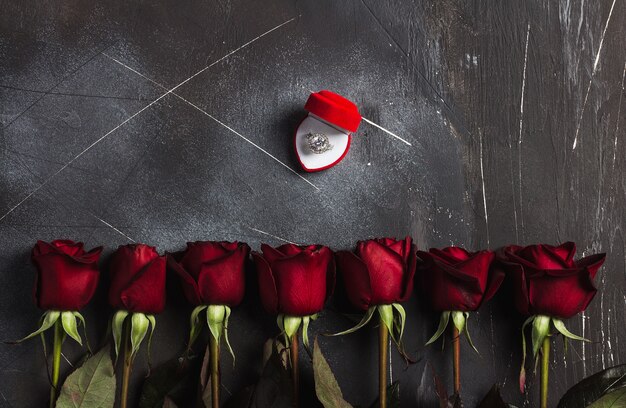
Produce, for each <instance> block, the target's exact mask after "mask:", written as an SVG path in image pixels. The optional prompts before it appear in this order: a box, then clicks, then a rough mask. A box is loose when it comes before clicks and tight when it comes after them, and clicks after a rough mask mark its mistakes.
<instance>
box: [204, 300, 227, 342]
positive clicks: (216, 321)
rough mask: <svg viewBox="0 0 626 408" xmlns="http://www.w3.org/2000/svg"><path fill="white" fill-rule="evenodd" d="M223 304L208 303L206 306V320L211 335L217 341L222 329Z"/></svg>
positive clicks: (224, 313) (224, 314)
mask: <svg viewBox="0 0 626 408" xmlns="http://www.w3.org/2000/svg"><path fill="white" fill-rule="evenodd" d="M224 308H225V306H224V305H210V306H208V307H207V312H206V321H207V324H208V325H209V330H210V331H211V336H213V338H214V339H215V340H216V341H217V342H218V343H219V342H220V338H221V337H222V331H223V330H224V318H225V317H226V309H224Z"/></svg>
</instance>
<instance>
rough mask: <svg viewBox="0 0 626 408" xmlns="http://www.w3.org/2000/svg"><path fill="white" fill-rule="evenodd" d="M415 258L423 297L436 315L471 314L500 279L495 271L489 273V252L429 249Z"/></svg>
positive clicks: (491, 253) (495, 288) (500, 274)
mask: <svg viewBox="0 0 626 408" xmlns="http://www.w3.org/2000/svg"><path fill="white" fill-rule="evenodd" d="M417 257H418V258H419V259H420V260H421V261H420V262H419V263H418V270H419V271H420V278H421V283H422V289H423V291H424V295H425V296H426V297H427V298H428V300H429V301H430V305H431V306H432V308H433V309H434V310H436V311H440V312H445V311H453V310H454V311H460V312H471V311H474V310H476V309H478V307H479V306H480V305H481V304H482V303H483V302H485V301H487V300H489V299H491V298H492V297H493V295H495V293H496V291H497V290H498V288H499V287H500V284H501V283H502V280H503V279H504V273H503V272H501V271H499V270H496V271H492V272H491V273H490V266H491V262H492V261H493V258H494V257H495V255H494V253H493V252H491V251H479V252H468V251H466V250H465V249H463V248H458V247H449V248H444V249H436V248H431V249H430V250H429V252H423V251H418V252H417Z"/></svg>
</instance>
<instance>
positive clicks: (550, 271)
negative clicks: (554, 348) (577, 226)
mask: <svg viewBox="0 0 626 408" xmlns="http://www.w3.org/2000/svg"><path fill="white" fill-rule="evenodd" d="M575 253H576V244H574V243H573V242H566V243H564V244H561V245H559V246H552V245H546V244H539V245H529V246H526V247H521V246H517V245H510V246H507V247H505V248H502V249H501V250H500V251H498V254H497V257H498V265H499V267H500V268H502V270H504V271H505V272H506V274H507V275H509V276H510V277H511V279H512V281H513V285H514V291H515V304H516V307H517V309H518V310H519V312H520V313H523V314H525V315H546V316H552V317H557V318H563V319H566V318H569V317H572V316H574V315H575V314H577V313H579V312H582V311H583V310H585V309H586V308H587V306H588V305H589V302H591V300H592V299H593V297H594V296H595V294H596V291H597V289H596V287H595V285H594V283H593V280H594V278H595V276H596V273H597V272H598V269H600V266H602V264H603V263H604V259H605V254H595V255H590V256H588V257H585V258H582V259H579V260H578V261H574V255H575Z"/></svg>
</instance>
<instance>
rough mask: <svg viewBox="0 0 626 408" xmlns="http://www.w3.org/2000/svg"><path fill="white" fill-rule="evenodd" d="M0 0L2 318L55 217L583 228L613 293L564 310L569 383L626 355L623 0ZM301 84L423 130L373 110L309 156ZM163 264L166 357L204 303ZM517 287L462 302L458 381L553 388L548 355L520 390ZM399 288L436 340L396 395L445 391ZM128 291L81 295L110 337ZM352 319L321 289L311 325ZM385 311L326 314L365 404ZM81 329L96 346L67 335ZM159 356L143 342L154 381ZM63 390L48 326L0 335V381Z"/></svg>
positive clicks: (189, 227) (122, 232)
mask: <svg viewBox="0 0 626 408" xmlns="http://www.w3.org/2000/svg"><path fill="white" fill-rule="evenodd" d="M0 3H1V5H0V10H2V12H1V13H0V121H1V122H2V131H1V133H0V156H1V159H0V166H1V177H0V192H1V193H0V287H2V288H3V295H2V296H1V297H0V331H1V332H2V337H3V338H4V339H5V340H8V339H16V338H19V337H22V336H23V335H25V334H26V333H28V332H30V331H32V330H33V329H34V327H35V325H36V322H37V319H38V317H39V315H40V311H39V310H37V309H36V308H35V307H34V306H33V304H32V301H31V287H32V283H33V267H32V266H31V264H30V260H29V251H30V248H31V247H32V245H33V244H34V242H35V241H36V240H37V239H44V240H51V239H55V238H71V239H75V240H81V241H84V242H85V243H86V244H87V246H88V247H92V246H95V245H100V244H103V245H105V246H106V248H107V251H108V252H107V253H106V254H105V255H108V253H110V251H112V250H113V249H115V248H116V247H117V246H118V245H120V244H125V243H128V242H131V241H137V242H145V243H149V244H152V245H156V246H157V247H158V248H159V250H161V251H166V250H167V251H173V250H178V249H181V248H182V247H183V246H184V243H185V241H187V240H197V239H227V240H242V241H246V242H248V243H250V245H251V246H252V247H253V248H255V249H257V248H258V247H259V244H260V243H261V242H267V243H271V244H280V243H282V241H283V240H288V241H293V242H298V243H305V242H306V243H309V242H319V243H324V244H328V245H330V246H331V247H332V248H334V249H342V248H349V247H352V246H353V245H354V243H355V241H356V240H358V239H363V238H368V237H373V236H382V235H389V236H398V237H402V236H404V235H406V234H411V235H412V236H413V237H415V239H416V241H417V244H418V246H419V247H420V248H427V247H429V246H446V245H449V244H455V245H463V246H466V247H468V248H473V249H479V248H496V247H499V246H501V245H504V244H509V243H520V244H524V243H533V242H548V243H556V242H560V241H564V240H574V241H576V242H577V243H578V244H579V253H582V254H589V253H592V252H599V251H605V252H607V253H608V257H607V262H606V264H605V267H604V268H603V269H602V271H601V273H600V274H599V276H598V277H597V281H598V286H599V288H600V292H599V294H598V296H597V297H596V299H595V300H594V302H593V303H592V304H591V306H590V308H589V309H588V310H587V312H586V313H585V314H584V315H582V316H580V317H576V318H573V319H571V320H570V321H569V322H568V326H569V328H570V329H571V330H572V331H574V332H576V333H579V334H583V335H585V336H587V337H589V338H590V339H591V340H592V341H593V342H592V343H591V344H586V345H582V344H573V345H572V347H570V351H569V354H568V356H567V360H566V359H565V358H564V352H563V350H562V347H561V344H560V342H557V343H556V344H558V346H557V351H556V353H555V355H554V358H553V360H552V364H551V370H552V373H551V383H552V384H551V401H552V403H553V404H555V403H556V401H557V400H558V398H559V397H560V395H562V394H563V393H564V392H565V390H566V389H567V388H569V387H570V386H571V385H573V384H574V383H576V382H577V381H579V380H580V379H582V378H583V377H584V376H586V375H589V374H591V373H594V372H596V371H598V370H601V369H602V368H604V367H608V366H611V365H614V364H619V363H624V362H625V360H626V349H625V348H626V347H625V346H622V344H621V342H622V341H623V340H622V339H623V338H624V337H625V336H626V331H625V329H624V327H626V324H625V323H626V313H624V305H625V301H626V296H625V295H624V293H625V292H624V290H625V289H626V282H625V280H624V277H625V273H626V265H625V260H626V257H625V246H626V243H625V240H624V225H625V221H626V214H625V211H626V210H625V208H626V207H625V204H626V202H625V199H624V198H625V196H626V178H625V177H624V171H625V170H626V147H625V146H626V140H625V139H624V129H626V123H625V120H624V118H625V116H626V115H625V114H624V112H626V106H622V105H626V102H623V99H624V96H625V95H624V73H625V70H626V63H625V61H626V48H625V47H624V38H626V32H625V31H626V29H625V27H626V24H625V22H626V3H625V2H624V1H621V0H605V1H593V2H589V1H587V2H585V1H582V0H578V1H574V0H572V1H569V0H561V1H552V0H533V1H526V2H518V1H498V2H486V1H470V2H464V1H458V0H442V1H436V2H429V1H422V0H414V1H400V0H388V1H373V0H363V1H330V0H329V1H321V0H316V1H295V2H294V1H286V0H284V1H283V0H275V1H264V2H254V1H251V0H234V1H228V0H219V1H210V2H198V1H193V2H179V1H168V2H161V4H150V3H149V2H139V1H128V2H117V1H98V2H88V1H63V2H47V1H46V2H41V1H39V2H35V1H32V2H31V1H19V2H15V1H13V2H9V1H2V2H0ZM207 67H208V68H207ZM201 70H203V71H202V72H200V73H198V72H199V71H201ZM174 87H177V88H176V89H175V90H174V91H173V92H170V93H169V94H166V93H167V90H171V89H172V88H174ZM309 89H312V90H319V89H331V90H334V91H336V92H339V93H341V94H343V95H345V96H347V97H349V98H351V99H352V100H354V101H355V102H356V103H357V104H358V106H359V107H360V109H361V112H362V114H363V115H364V116H365V117H367V118H369V119H371V120H373V121H374V122H376V123H379V124H380V125H382V126H383V127H385V128H387V129H389V130H391V131H392V132H395V133H396V134H398V135H399V136H400V137H402V138H404V139H406V140H407V141H409V142H410V143H411V144H412V145H411V146H408V145H406V144H404V143H402V142H401V141H399V140H397V139H395V138H393V137H391V136H390V135H388V134H386V133H384V132H382V131H380V130H378V129H376V128H374V127H372V126H370V125H367V124H365V123H364V124H362V125H361V128H360V130H359V132H358V134H357V135H356V136H355V137H354V141H353V145H352V148H351V151H350V153H349V155H348V156H347V157H346V159H345V160H344V161H343V162H342V163H341V164H340V165H339V166H337V167H335V168H333V169H331V170H328V171H325V172H322V173H318V174H303V173H301V172H299V171H298V168H297V160H296V159H295V157H294V154H293V150H292V149H293V148H292V145H291V137H292V132H293V130H294V129H295V127H296V126H297V123H298V122H299V121H300V120H301V119H302V118H303V117H304V115H305V112H304V111H303V110H302V107H303V105H304V102H305V100H306V98H307V95H308V90H309ZM106 258H107V256H105V257H104V261H103V269H104V268H106ZM170 282H171V283H173V284H172V285H170V287H171V290H170V292H171V293H170V296H169V299H168V302H169V303H168V309H167V311H166V312H165V313H164V314H163V315H161V316H159V318H158V328H157V334H156V338H155V342H154V351H155V359H156V360H163V359H166V358H169V357H171V356H173V355H174V354H175V352H176V351H177V350H180V349H182V347H183V345H184V341H185V337H186V334H187V330H188V328H187V319H188V313H189V311H190V308H189V307H188V306H187V305H186V304H185V302H184V301H183V300H182V299H181V298H180V295H179V288H178V286H177V285H176V284H175V282H174V280H173V279H172V280H170ZM103 286H106V276H105V277H104V282H103ZM253 292H254V291H253V290H251V291H250V296H249V297H248V299H247V301H246V304H245V305H243V306H242V307H240V308H238V309H237V310H236V311H235V312H234V315H233V320H232V324H231V325H232V327H233V328H235V329H234V330H235V331H236V332H235V333H234V334H233V335H232V342H233V347H234V348H235V349H236V351H237V353H238V365H237V366H236V368H235V369H234V371H232V370H230V369H227V368H225V369H224V376H225V378H224V384H225V385H226V386H227V388H228V389H229V390H231V391H233V390H237V389H239V388H241V387H242V386H243V385H245V384H247V383H248V382H250V381H252V379H253V378H254V375H255V370H253V369H252V368H251V367H256V365H255V363H256V361H257V359H258V358H260V353H261V345H262V344H263V341H264V340H265V339H266V338H268V337H270V336H272V335H274V334H276V328H275V325H274V319H273V318H271V317H269V316H266V315H265V314H264V313H262V312H261V311H260V310H259V303H258V299H256V298H255V296H254V293H253ZM509 299H510V296H509V294H508V293H507V292H506V291H503V292H502V293H501V294H500V295H499V296H497V297H496V298H495V299H494V301H493V302H492V303H491V304H487V305H486V306H485V307H483V308H482V309H481V310H480V312H479V313H476V314H475V315H474V316H472V318H471V320H470V323H469V324H470V328H471V330H472V332H473V338H474V340H475V342H476V345H477V347H478V348H479V350H480V351H481V356H477V355H475V354H473V353H471V352H470V350H469V347H466V346H465V345H464V346H463V347H464V350H465V352H464V354H463V362H462V363H463V367H462V374H463V397H464V399H465V402H466V406H470V407H471V406H474V405H475V404H476V403H477V402H478V401H479V399H480V398H481V397H482V396H483V395H484V394H485V393H486V392H487V391H488V390H489V388H490V387H491V385H492V384H493V383H494V382H498V383H500V384H502V385H503V387H504V388H503V389H504V391H503V392H504V395H505V396H506V398H507V399H508V400H509V401H510V402H512V403H515V404H517V405H520V406H535V405H536V404H537V402H536V401H537V400H536V394H537V392H538V390H537V388H538V385H537V382H536V381H535V380H534V379H533V378H532V377H531V378H530V379H529V384H531V386H530V388H529V390H528V393H527V394H526V395H521V394H520V393H519V391H518V390H517V375H518V370H519V364H520V360H521V352H520V347H521V345H520V335H519V334H520V333H519V328H520V326H521V322H522V320H521V319H520V318H519V317H518V316H517V315H516V313H515V312H514V311H513V309H512V305H511V304H510V301H509ZM406 309H407V311H408V315H409V318H408V323H407V332H406V342H407V348H408V349H409V350H410V351H411V352H413V353H417V355H418V356H419V357H421V360H420V362H419V363H417V364H415V365H412V366H410V367H408V368H405V367H404V364H403V362H402V361H401V359H400V357H399V356H398V355H397V354H396V353H394V354H393V364H392V368H393V370H392V376H393V379H394V380H399V381H400V384H401V385H400V386H401V393H402V400H403V405H404V406H425V407H429V406H433V407H434V406H437V403H436V402H435V394H434V385H433V380H432V370H431V368H430V365H432V366H433V367H434V370H436V372H437V373H438V374H439V375H440V376H441V377H442V378H443V379H444V380H445V381H446V382H447V383H448V384H449V385H450V386H451V372H450V368H449V366H450V359H451V357H450V349H449V348H446V349H445V350H444V351H443V352H442V351H441V347H440V345H439V344H438V345H436V346H434V347H432V348H428V349H424V348H423V347H422V345H423V344H424V343H425V341H426V340H427V339H428V337H429V336H430V335H431V334H432V333H433V331H434V330H435V326H436V324H437V321H438V317H437V316H436V315H434V314H433V313H430V312H429V311H428V310H427V309H426V308H425V307H424V306H423V305H422V304H421V303H420V301H419V299H418V296H416V295H414V296H413V298H412V299H411V301H410V302H409V303H408V304H407V305H406ZM110 313H111V311H110V310H109V309H107V307H106V306H105V293H104V291H100V292H99V293H98V295H97V298H96V299H95V300H94V302H92V304H91V305H90V306H89V307H88V308H87V310H86V311H85V315H86V317H87V321H88V324H89V329H90V337H91V339H92V343H96V339H101V338H102V337H103V336H104V334H105V331H106V325H107V320H108V319H109V318H110ZM350 324H351V322H350V321H349V320H347V319H346V318H345V317H343V316H342V315H341V314H339V313H336V312H334V311H328V312H326V313H325V315H324V317H323V318H322V319H320V320H318V321H316V322H315V324H314V325H313V332H318V331H328V330H333V331H335V330H339V329H344V328H346V327H348V326H349V325H350ZM375 333H376V332H375V330H373V329H372V328H369V329H366V330H362V331H361V332H359V333H357V334H353V335H350V336H345V337H341V338H323V339H321V342H322V347H323V350H324V351H325V353H326V355H327V357H328V359H329V362H330V364H331V366H332V367H333V369H334V370H335V373H336V375H337V378H338V380H339V383H340V384H341V385H342V387H343V389H344V395H345V397H346V398H347V399H348V400H349V401H350V402H351V403H353V404H360V405H362V406H364V405H369V403H370V402H371V401H372V400H373V399H374V398H375V394H376V383H377V376H376V374H375V371H376V363H377V360H376V352H377V349H376V341H375ZM66 351H67V356H68V359H69V360H70V361H71V362H76V361H77V360H78V358H79V356H80V350H79V349H78V348H77V347H74V345H72V343H70V342H68V343H67V345H66ZM63 370H64V372H68V371H69V366H67V365H66V366H64V367H63ZM145 373H146V368H145V364H144V363H143V361H142V360H139V361H138V362H137V368H136V370H135V376H136V378H135V383H136V387H135V388H136V389H138V387H139V384H140V382H141V381H142V378H143V376H144V375H145ZM303 375H304V380H303V381H304V385H305V386H309V387H310V386H311V373H310V370H309V369H308V368H305V369H304V373H303ZM307 392H309V394H308V397H309V398H312V397H311V396H310V391H307ZM305 396H306V393H305ZM46 398H47V377H46V374H45V363H44V359H43V356H42V352H41V345H40V344H39V342H38V341H31V342H29V343H26V344H23V345H21V346H6V345H0V406H1V407H41V406H43V405H44V404H45V401H46ZM307 406H316V403H315V402H310V403H309V404H307Z"/></svg>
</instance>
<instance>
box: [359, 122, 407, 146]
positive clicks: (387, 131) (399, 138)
mask: <svg viewBox="0 0 626 408" xmlns="http://www.w3.org/2000/svg"><path fill="white" fill-rule="evenodd" d="M361 118H362V119H363V120H364V121H365V122H367V123H369V124H370V125H372V126H374V127H376V128H378V129H380V130H382V131H383V132H385V133H388V134H390V135H391V136H393V137H395V138H396V139H398V140H399V141H401V142H402V143H404V144H406V145H408V146H413V145H412V144H411V143H410V142H408V141H406V140H404V139H403V138H401V137H400V136H398V135H396V134H395V133H393V132H392V131H390V130H387V129H385V128H384V127H382V126H380V125H377V124H376V123H374V122H372V121H371V120H369V119H367V118H364V117H361Z"/></svg>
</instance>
